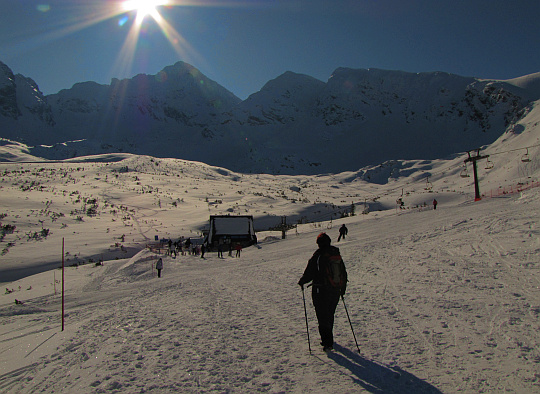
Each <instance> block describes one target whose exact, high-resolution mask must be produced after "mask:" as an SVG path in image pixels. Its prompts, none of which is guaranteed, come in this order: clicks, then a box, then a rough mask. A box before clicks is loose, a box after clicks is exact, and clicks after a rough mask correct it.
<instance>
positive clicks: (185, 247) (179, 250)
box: [167, 238, 206, 258]
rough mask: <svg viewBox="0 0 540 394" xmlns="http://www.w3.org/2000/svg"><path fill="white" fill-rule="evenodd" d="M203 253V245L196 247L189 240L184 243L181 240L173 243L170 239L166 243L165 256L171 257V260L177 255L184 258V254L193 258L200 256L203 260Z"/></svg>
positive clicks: (204, 248)
mask: <svg viewBox="0 0 540 394" xmlns="http://www.w3.org/2000/svg"><path fill="white" fill-rule="evenodd" d="M205 251H206V246H205V245H204V244H202V245H196V244H194V243H193V242H191V239H190V238H188V239H186V240H185V241H184V240H183V239H182V238H181V239H179V240H177V241H175V242H173V241H172V239H169V240H168V241H167V256H171V257H173V258H176V256H178V255H179V254H181V255H182V256H185V255H186V254H190V255H193V256H199V255H200V256H201V258H204V253H205Z"/></svg>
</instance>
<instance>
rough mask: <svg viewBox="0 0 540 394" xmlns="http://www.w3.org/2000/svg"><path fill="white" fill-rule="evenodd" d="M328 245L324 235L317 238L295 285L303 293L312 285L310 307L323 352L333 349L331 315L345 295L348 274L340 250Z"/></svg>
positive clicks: (332, 318) (328, 242) (327, 237)
mask: <svg viewBox="0 0 540 394" xmlns="http://www.w3.org/2000/svg"><path fill="white" fill-rule="evenodd" d="M330 243H331V240H330V237H329V236H328V235H327V234H326V233H321V234H319V236H318V237H317V245H318V246H319V248H318V249H317V250H316V251H315V253H313V256H312V257H311V258H310V259H309V261H308V264H307V267H306V269H305V271H304V274H303V275H302V277H301V278H300V280H299V281H298V284H299V285H300V287H302V290H303V289H304V285H305V284H306V283H309V282H313V283H312V284H313V289H312V298H313V305H314V307H315V312H316V314H317V321H318V323H319V334H320V335H321V345H322V346H323V350H324V351H330V350H332V349H333V345H334V334H333V326H334V313H335V311H336V307H337V304H338V302H339V298H340V296H342V295H344V294H345V290H346V287H347V271H346V270H345V265H344V264H343V260H342V259H341V255H340V254H339V249H338V248H336V247H335V246H332V245H330Z"/></svg>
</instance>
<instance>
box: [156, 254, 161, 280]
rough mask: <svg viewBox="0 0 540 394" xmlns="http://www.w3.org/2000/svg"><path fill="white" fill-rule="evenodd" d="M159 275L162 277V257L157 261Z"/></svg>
mask: <svg viewBox="0 0 540 394" xmlns="http://www.w3.org/2000/svg"><path fill="white" fill-rule="evenodd" d="M156 269H157V277H158V278H161V270H162V269H163V259H162V258H161V257H160V258H159V260H158V261H157V263H156Z"/></svg>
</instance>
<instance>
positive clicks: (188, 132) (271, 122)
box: [0, 62, 540, 174]
mask: <svg viewBox="0 0 540 394" xmlns="http://www.w3.org/2000/svg"><path fill="white" fill-rule="evenodd" d="M538 81H540V73H538V74H533V75H531V76H526V77H523V78H518V79H515V80H509V81H493V80H479V79H476V78H468V77H461V76H457V75H452V74H448V73H442V72H434V73H419V74H414V73H406V72H401V71H386V70H377V69H368V70H364V69H361V70H354V69H347V68H338V69H337V70H336V71H335V72H334V73H333V74H332V76H331V77H330V78H329V80H328V81H327V82H323V81H319V80H317V79H315V78H312V77H309V76H306V75H301V74H296V73H293V72H286V73H285V74H283V75H281V76H279V77H277V78H276V79H274V80H272V81H269V82H268V83H267V84H266V85H265V86H263V88H262V89H261V90H260V91H259V92H257V93H254V94H252V95H251V96H250V97H248V98H247V99H246V100H244V101H242V100H240V99H239V98H238V97H236V96H235V95H234V94H232V93H231V92H229V91H228V90H227V89H225V88H224V87H222V86H220V85H219V84H218V83H216V82H214V81H212V80H210V79H208V78H207V77H206V76H204V75H203V74H202V73H201V72H200V71H198V70H197V69H196V68H195V67H193V66H191V65H189V64H187V63H183V62H178V63H176V64H175V65H173V66H169V67H166V68H164V69H163V70H162V71H161V72H159V73H158V74H157V75H137V76H136V77H134V78H132V79H125V80H116V79H114V80H112V82H111V84H110V85H100V84H97V83H94V82H84V83H79V84H76V85H74V86H73V87H72V88H71V89H66V90H62V91H60V92H59V93H57V94H53V95H49V96H44V95H43V94H42V93H41V92H40V91H39V88H38V85H37V84H36V83H35V82H34V81H33V80H31V79H29V78H25V77H23V76H21V75H14V74H13V72H12V71H11V70H10V69H9V67H7V66H6V65H4V64H3V63H0V137H3V138H7V139H10V140H14V141H19V142H24V143H26V144H28V145H33V146H34V147H33V148H31V149H30V151H31V153H32V154H33V155H35V156H39V157H44V158H49V159H65V158H69V157H76V156H81V155H88V154H98V153H110V152H129V153H136V154H147V155H151V156H155V157H175V158H182V159H187V160H196V161H202V162H205V163H208V164H212V165H218V166H221V167H226V168H229V169H231V170H234V171H239V172H253V173H255V172H269V173H282V174H300V173H303V174H316V173H325V172H341V171H346V170H357V169H359V168H361V167H363V166H366V165H369V164H379V163H382V162H384V161H387V160H395V159H434V158H440V157H445V156H448V155H450V154H453V153H456V152H462V151H465V150H469V149H474V148H477V147H479V146H482V145H485V144H488V143H491V142H493V141H495V140H496V139H497V138H499V137H500V136H501V135H502V134H503V133H504V132H505V131H506V130H508V129H510V128H512V127H514V125H515V124H516V122H517V121H518V120H520V119H522V118H523V116H524V115H526V114H527V113H528V112H529V111H530V108H531V106H530V105H531V103H532V102H534V101H535V100H538V99H540V94H539V93H538V90H539V89H538V83H539V82H538ZM69 141H71V142H69Z"/></svg>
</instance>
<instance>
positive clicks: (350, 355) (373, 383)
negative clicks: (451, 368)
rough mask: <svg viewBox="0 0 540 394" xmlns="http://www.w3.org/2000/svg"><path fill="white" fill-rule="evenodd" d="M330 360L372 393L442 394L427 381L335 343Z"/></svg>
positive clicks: (330, 353)
mask: <svg viewBox="0 0 540 394" xmlns="http://www.w3.org/2000/svg"><path fill="white" fill-rule="evenodd" d="M328 358H329V359H331V360H333V361H334V362H335V363H336V364H338V365H340V366H342V367H344V368H347V369H348V370H349V371H351V373H352V376H350V377H351V378H352V379H353V380H354V382H355V383H357V384H359V385H360V386H362V387H363V388H364V389H365V390H367V391H369V392H370V393H410V394H413V393H415V394H416V393H442V392H441V391H440V390H439V389H437V388H436V387H434V386H432V385H431V384H429V383H428V382H426V381H425V380H422V379H420V378H417V377H416V376H414V375H413V374H411V373H409V372H406V371H404V370H402V369H401V368H399V367H387V366H384V365H381V364H377V363H375V362H373V361H369V360H366V359H365V358H363V357H362V356H361V355H359V354H357V353H354V352H352V351H351V350H349V349H346V348H344V347H343V346H340V345H338V344H336V343H334V351H333V352H329V353H328Z"/></svg>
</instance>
